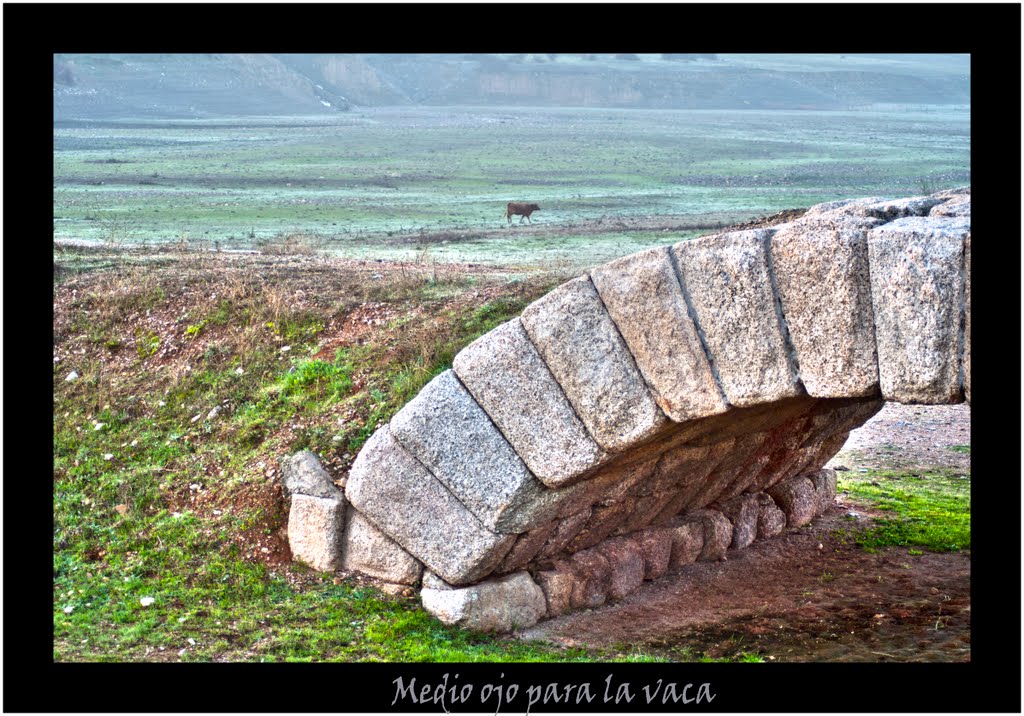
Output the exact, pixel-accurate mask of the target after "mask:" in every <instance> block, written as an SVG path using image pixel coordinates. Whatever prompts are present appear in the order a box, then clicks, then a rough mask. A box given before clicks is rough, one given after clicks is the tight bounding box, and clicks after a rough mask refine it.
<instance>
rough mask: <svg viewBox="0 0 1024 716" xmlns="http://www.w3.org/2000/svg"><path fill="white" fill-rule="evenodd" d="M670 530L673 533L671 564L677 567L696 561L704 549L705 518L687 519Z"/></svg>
mask: <svg viewBox="0 0 1024 716" xmlns="http://www.w3.org/2000/svg"><path fill="white" fill-rule="evenodd" d="M669 530H670V531H671V533H672V558H671V560H670V562H669V566H670V567H672V568H673V569H675V568H677V567H682V566H683V565H685V564H690V563H691V562H696V561H697V558H699V557H700V555H701V552H703V551H704V520H701V519H695V520H687V521H684V522H682V524H678V525H675V526H673V527H671V528H669Z"/></svg>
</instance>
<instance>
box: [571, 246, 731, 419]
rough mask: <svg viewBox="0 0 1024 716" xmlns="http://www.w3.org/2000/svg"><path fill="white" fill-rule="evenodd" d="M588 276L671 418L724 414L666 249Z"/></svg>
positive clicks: (648, 252) (629, 257) (659, 249)
mask: <svg viewBox="0 0 1024 716" xmlns="http://www.w3.org/2000/svg"><path fill="white" fill-rule="evenodd" d="M590 277H591V279H592V280H593V282H594V286H596V287H597V292H598V293H599V294H600V296H601V300H602V301H603V302H604V305H605V308H606V309H607V310H608V313H609V315H610V316H611V317H612V320H613V321H615V325H616V326H617V327H618V329H619V333H620V334H621V335H622V337H623V338H624V339H625V341H626V345H628V346H629V350H630V352H631V353H632V354H633V358H634V359H635V360H636V365H637V368H639V369H640V373H641V374H642V375H643V377H644V380H646V381H647V385H648V386H650V388H651V390H652V392H653V393H654V398H655V400H656V401H657V403H658V406H659V407H660V408H661V409H662V411H663V412H664V413H665V414H666V415H667V416H668V417H669V418H671V419H672V420H674V421H676V422H679V423H681V422H685V421H687V420H692V419H694V418H699V417H704V416H707V415H714V414H717V413H722V412H724V411H725V410H726V407H727V406H726V404H725V401H724V399H723V397H722V395H721V391H720V390H719V388H718V385H717V383H715V377H714V375H713V374H712V373H711V367H710V366H709V365H708V360H707V355H706V354H705V353H704V348H703V347H702V346H701V343H700V337H699V336H698V335H697V329H696V327H695V326H694V325H693V321H692V320H691V318H690V316H689V312H688V309H687V307H686V300H685V299H684V298H683V292H682V289H681V288H680V287H679V280H678V278H677V277H676V273H675V269H674V268H673V266H672V262H671V259H670V254H669V249H668V247H666V246H662V247H658V248H655V249H651V250H650V251H643V252H640V253H637V254H632V255H631V256H626V257H624V258H621V259H618V260H617V261H613V262H611V263H609V264H605V265H604V266H600V267H598V268H596V269H594V270H593V271H591V274H590Z"/></svg>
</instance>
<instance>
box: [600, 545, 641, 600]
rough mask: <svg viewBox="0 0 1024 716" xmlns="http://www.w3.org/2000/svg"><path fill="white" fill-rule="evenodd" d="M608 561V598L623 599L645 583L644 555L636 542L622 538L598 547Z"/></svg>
mask: <svg viewBox="0 0 1024 716" xmlns="http://www.w3.org/2000/svg"><path fill="white" fill-rule="evenodd" d="M596 549H597V550H598V551H600V552H601V554H603V555H604V556H605V557H606V558H607V559H608V567H609V570H610V575H609V579H608V597H609V598H611V599H622V598H623V597H625V596H627V595H628V594H632V593H633V592H634V591H636V588H637V587H639V586H640V585H641V584H642V583H643V581H644V555H643V552H642V551H641V549H640V545H638V544H637V543H636V541H634V540H632V539H629V538H626V537H620V538H616V539H610V540H606V541H605V542H602V543H601V544H600V545H598V546H597V547H596Z"/></svg>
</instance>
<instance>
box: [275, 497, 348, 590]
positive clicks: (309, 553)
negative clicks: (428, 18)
mask: <svg viewBox="0 0 1024 716" xmlns="http://www.w3.org/2000/svg"><path fill="white" fill-rule="evenodd" d="M345 508H346V505H345V500H344V499H343V498H340V497H338V498H334V499H328V498H324V497H313V496H310V495H302V494H298V493H296V494H293V495H292V505H291V509H290V510H289V511H288V546H289V547H290V548H291V551H292V558H293V559H295V560H298V561H299V562H303V563H305V564H308V565H309V566H310V567H313V568H314V569H317V570H320V571H322V572H329V571H332V570H335V569H341V546H342V536H343V534H344V531H345Z"/></svg>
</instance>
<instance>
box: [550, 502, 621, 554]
mask: <svg viewBox="0 0 1024 716" xmlns="http://www.w3.org/2000/svg"><path fill="white" fill-rule="evenodd" d="M635 505H636V500H635V499H634V498H632V497H624V498H622V499H619V500H616V501H614V502H612V503H611V504H607V505H598V506H596V507H594V509H593V510H592V511H591V514H590V519H589V520H588V521H587V524H586V526H585V527H584V528H583V529H582V530H581V531H580V533H579V534H578V535H576V536H575V537H574V538H573V539H572V541H571V542H569V545H568V547H567V549H568V550H569V551H570V552H577V551H579V550H581V549H586V548H588V547H592V546H594V545H595V544H597V543H598V542H600V541H601V540H603V539H604V538H605V537H607V536H608V535H610V534H611V533H612V532H614V531H615V530H616V529H618V527H619V526H620V525H621V524H623V523H624V522H625V521H626V520H627V519H628V518H629V516H630V515H631V514H632V511H633V508H634V507H635Z"/></svg>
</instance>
